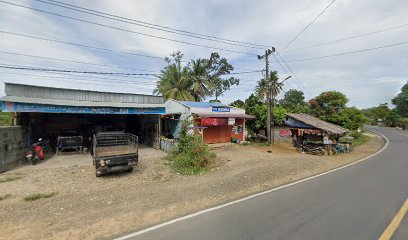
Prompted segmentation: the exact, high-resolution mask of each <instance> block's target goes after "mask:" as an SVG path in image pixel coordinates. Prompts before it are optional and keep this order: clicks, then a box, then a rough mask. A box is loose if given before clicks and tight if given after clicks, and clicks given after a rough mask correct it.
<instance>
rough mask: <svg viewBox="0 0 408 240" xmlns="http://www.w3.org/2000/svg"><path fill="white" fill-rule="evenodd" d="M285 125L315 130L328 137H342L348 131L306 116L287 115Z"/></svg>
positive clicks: (301, 114)
mask: <svg viewBox="0 0 408 240" xmlns="http://www.w3.org/2000/svg"><path fill="white" fill-rule="evenodd" d="M285 124H286V125H288V126H289V127H292V128H301V129H317V130H321V131H324V132H327V133H328V134H329V135H335V136H343V135H345V134H346V133H348V132H349V131H348V130H347V129H345V128H342V127H340V126H338V125H335V124H332V123H328V122H326V121H323V120H320V119H318V118H316V117H313V116H310V115H308V114H303V113H300V114H292V113H288V114H287V117H286V120H285Z"/></svg>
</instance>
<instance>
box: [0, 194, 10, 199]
mask: <svg viewBox="0 0 408 240" xmlns="http://www.w3.org/2000/svg"><path fill="white" fill-rule="evenodd" d="M9 197H11V194H5V195H0V201H1V200H4V199H6V198H9Z"/></svg>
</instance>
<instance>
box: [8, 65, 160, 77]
mask: <svg viewBox="0 0 408 240" xmlns="http://www.w3.org/2000/svg"><path fill="white" fill-rule="evenodd" d="M0 68H6V69H14V70H29V71H39V72H68V73H85V74H96V75H117V76H157V75H158V74H154V73H121V72H95V71H78V70H65V69H52V68H36V67H27V66H21V67H16V66H10V65H0Z"/></svg>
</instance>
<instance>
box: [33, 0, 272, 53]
mask: <svg viewBox="0 0 408 240" xmlns="http://www.w3.org/2000/svg"><path fill="white" fill-rule="evenodd" d="M36 1H38V2H42V3H45V4H49V5H53V6H57V7H61V8H65V9H70V10H73V11H77V12H82V13H86V14H90V15H93V16H98V17H102V18H106V19H111V20H115V21H119V22H124V23H128V24H133V25H137V26H141V27H145V28H149V29H154V30H158V31H164V32H169V33H174V34H179V35H183V36H188V37H192V38H197V39H204V40H208V41H213V42H219V43H224V44H229V45H235V46H241V47H247V48H254V49H264V48H265V47H268V46H267V45H262V44H253V43H248V42H242V41H236V40H231V39H225V38H219V37H214V36H210V35H204V34H199V33H194V32H188V31H183V30H178V29H174V28H169V27H165V26H161V25H158V24H152V23H148V22H144V21H140V20H136V19H131V18H126V17H122V16H118V15H113V14H110V13H107V12H101V11H97V10H94V9H90V8H85V7H81V6H77V5H73V4H68V3H63V2H59V1H53V0H46V1H43V0H36Z"/></svg>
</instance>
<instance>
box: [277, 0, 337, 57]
mask: <svg viewBox="0 0 408 240" xmlns="http://www.w3.org/2000/svg"><path fill="white" fill-rule="evenodd" d="M335 1H336V0H333V1H331V2H330V3H329V5H327V6H326V7H325V8H324V9H323V11H321V12H320V13H319V15H317V16H316V17H315V18H314V19H313V21H312V22H310V23H309V24H308V25H306V27H305V28H303V30H302V31H300V33H298V34H297V35H296V36H295V38H293V39H292V40H291V41H290V42H288V44H286V46H285V47H284V48H282V50H281V52H283V51H284V50H285V49H286V48H288V47H289V46H290V45H291V44H292V43H293V42H294V41H296V39H298V37H299V36H300V35H301V34H302V33H304V32H305V31H306V30H307V29H308V28H309V27H310V26H312V24H313V23H314V22H316V20H317V19H318V18H319V17H320V16H321V15H322V14H323V13H324V12H325V11H326V10H327V9H328V8H329V7H330V6H331V5H332V4H333V3H334V2H335Z"/></svg>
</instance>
